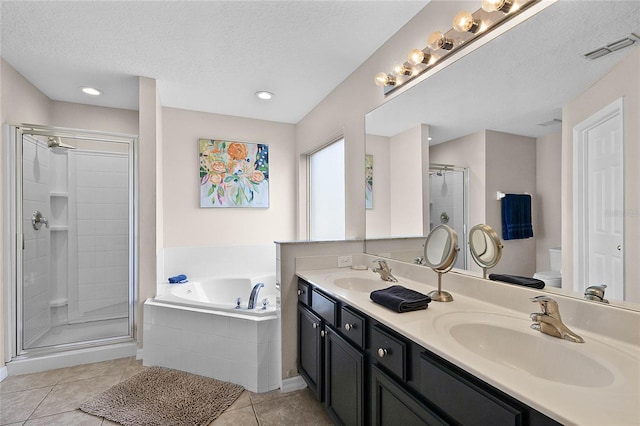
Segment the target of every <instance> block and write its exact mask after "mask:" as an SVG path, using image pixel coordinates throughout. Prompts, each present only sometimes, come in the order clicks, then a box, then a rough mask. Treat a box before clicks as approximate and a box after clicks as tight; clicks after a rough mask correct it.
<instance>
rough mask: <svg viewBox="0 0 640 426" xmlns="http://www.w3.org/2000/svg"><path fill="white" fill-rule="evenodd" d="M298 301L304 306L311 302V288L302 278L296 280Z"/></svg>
mask: <svg viewBox="0 0 640 426" xmlns="http://www.w3.org/2000/svg"><path fill="white" fill-rule="evenodd" d="M298 302H300V303H302V304H303V305H305V306H309V305H310V304H311V303H310V302H311V290H310V288H309V284H308V283H307V282H305V281H302V280H298Z"/></svg>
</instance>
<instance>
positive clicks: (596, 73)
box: [365, 1, 640, 308]
mask: <svg viewBox="0 0 640 426" xmlns="http://www.w3.org/2000/svg"><path fill="white" fill-rule="evenodd" d="M427 31H428V30H427ZM638 35H640V2H637V1H591V2H582V1H575V2H572V1H559V2H556V3H553V4H551V5H550V6H548V7H547V8H545V9H544V10H542V11H541V12H539V13H537V14H536V15H534V16H532V17H530V18H528V19H527V20H525V21H524V22H522V23H520V24H519V25H517V26H516V27H514V28H512V29H510V30H509V31H507V32H505V33H504V34H502V35H500V36H499V37H497V38H495V39H494V40H492V41H490V42H488V43H487V44H485V45H483V46H481V47H480V48H478V49H477V50H475V51H473V52H471V53H469V54H468V55H466V56H465V57H463V58H461V59H459V60H457V61H455V62H454V63H452V64H450V65H449V66H447V67H446V68H444V69H442V70H441V71H439V72H437V73H435V74H433V75H431V76H430V77H428V78H426V79H425V80H424V81H422V82H420V83H418V84H415V85H414V86H413V87H410V88H408V89H406V90H405V91H404V92H402V93H398V94H397V95H393V96H390V97H389V99H387V100H386V101H385V103H384V104H382V105H381V106H380V107H378V108H376V109H375V110H373V111H371V112H370V113H368V114H367V116H366V133H367V135H366V153H367V154H373V155H374V157H375V158H376V161H377V164H376V167H375V169H374V181H375V182H389V184H388V185H386V186H382V185H380V186H377V187H374V198H375V199H376V200H378V204H377V205H376V206H374V208H373V209H371V210H367V211H366V220H367V222H366V224H367V243H366V248H365V250H366V252H367V253H370V254H374V255H377V256H381V257H391V258H394V259H397V260H404V261H409V262H410V261H411V259H413V258H415V257H416V256H420V254H421V253H422V242H423V241H424V235H427V234H428V233H429V231H430V223H431V222H433V223H434V224H435V223H439V216H437V217H430V215H431V214H432V213H431V212H430V209H429V206H430V202H431V199H430V197H429V189H428V187H427V185H426V184H425V182H426V176H427V175H428V172H429V170H428V164H429V163H445V164H455V165H457V166H460V167H465V168H467V169H468V172H469V194H470V195H469V203H470V208H469V212H470V213H469V223H485V224H488V225H489V226H491V227H492V228H494V229H495V230H496V231H497V232H498V233H500V231H501V220H500V201H498V200H497V198H496V193H497V192H511V193H525V192H527V193H530V194H532V215H533V221H534V224H533V225H534V237H533V238H529V239H522V240H511V241H504V242H503V245H504V250H503V251H502V254H501V259H500V263H499V264H498V265H496V266H495V271H496V272H497V273H505V274H515V275H522V276H529V277H531V276H533V275H534V273H535V272H537V271H547V270H549V269H550V267H549V262H550V260H549V255H548V253H549V249H550V248H554V247H561V248H562V287H563V288H562V289H561V290H560V291H561V292H563V293H567V294H571V295H575V296H576V297H580V298H583V297H584V289H585V287H586V286H588V285H589V284H591V283H590V282H589V280H582V279H573V277H574V276H578V275H577V273H575V272H574V268H576V266H575V264H574V263H575V262H576V261H575V258H576V257H577V253H578V252H579V251H580V250H581V249H582V248H583V247H582V246H581V243H580V242H577V241H575V239H574V237H575V235H577V234H578V233H579V232H577V231H574V229H573V228H574V223H575V222H576V220H575V216H576V215H580V214H582V215H584V214H586V212H585V211H583V210H582V209H579V208H577V207H574V205H575V206H578V205H584V204H582V203H579V202H574V196H575V192H574V189H573V188H574V187H573V185H574V181H573V176H574V172H575V170H574V169H575V167H576V166H575V165H574V156H573V138H574V134H573V133H574V128H576V127H577V126H578V125H579V124H580V123H581V122H582V121H583V120H585V119H586V118H588V117H590V116H591V115H593V114H595V113H596V112H598V111H600V110H601V109H603V108H605V107H607V106H608V105H610V104H611V103H612V102H614V101H616V100H618V99H620V98H623V99H624V117H625V119H624V132H623V133H624V137H625V145H624V163H625V164H624V171H623V182H622V183H620V184H617V185H616V187H617V188H624V189H623V190H621V191H620V193H621V197H624V207H623V209H622V210H618V209H617V208H609V209H608V210H606V209H605V211H604V216H605V217H613V216H616V217H619V218H621V219H622V222H623V223H622V225H621V228H620V229H622V230H623V231H622V236H621V243H617V244H616V245H614V250H616V246H619V247H620V250H619V252H620V254H621V256H622V258H621V259H620V262H621V264H623V266H622V268H623V271H624V273H622V274H617V275H615V276H619V277H622V278H614V274H611V275H610V276H607V275H606V272H605V275H603V276H602V278H601V279H599V281H604V282H606V283H607V284H609V283H610V282H611V281H613V280H623V282H621V283H619V284H618V285H619V286H620V287H621V288H622V289H623V290H621V292H620V293H619V296H618V298H617V299H618V301H620V302H623V301H624V306H626V307H631V308H636V307H637V306H640V305H636V304H638V303H640V285H639V284H638V283H637V281H635V282H632V280H631V277H634V276H638V273H640V267H639V266H637V265H635V264H636V262H634V261H632V259H635V258H637V257H638V256H640V241H639V240H638V238H637V230H638V229H640V223H639V222H640V215H639V214H638V212H639V211H640V194H638V189H637V186H636V185H632V184H627V185H625V184H624V182H638V181H639V180H640V171H639V170H638V167H635V164H637V161H638V159H639V157H638V153H637V147H635V145H637V144H635V141H637V140H638V138H639V137H640V126H639V125H638V122H637V119H635V118H636V117H637V116H638V114H640V111H639V108H640V106H639V105H640V78H639V77H638V75H639V72H638V71H639V70H638V63H640V48H639V47H638V46H639V45H640V37H639V36H638ZM625 46H626V47H625ZM409 48H410V47H409ZM591 52H596V53H594V54H592V55H588V56H585V55H586V54H588V53H591ZM400 53H401V52H399V55H400ZM600 55H602V56H600ZM594 56H595V57H597V58H595V59H590V58H591V57H594ZM372 90H376V88H375V87H372ZM634 144H635V145H634ZM382 153H386V156H383V155H380V154H382ZM376 154H378V155H376ZM384 158H388V159H389V161H388V164H384V163H382V161H384V160H383V159H384ZM376 173H377V175H376ZM385 173H386V174H385ZM603 184H605V183H603ZM608 185H609V186H611V187H613V184H608ZM375 191H377V192H375ZM605 192H612V191H605ZM399 193H401V194H403V195H402V196H403V197H404V198H402V199H400V197H399V196H398V194H399ZM410 194H413V197H414V198H412V196H411V195H410ZM416 194H422V199H419V198H420V197H417V198H416ZM605 205H606V204H605ZM609 205H610V204H609ZM380 207H382V208H380ZM385 208H386V209H387V210H384V209H385ZM414 216H415V217H414ZM449 216H451V215H449ZM449 225H451V223H449ZM467 236H468V235H467ZM464 237H465V235H462V234H461V235H460V238H461V240H464ZM463 246H464V245H463ZM464 249H465V250H466V249H467V248H466V247H464ZM469 254H471V253H469ZM470 269H471V270H472V271H478V272H479V269H478V267H477V266H476V265H475V264H471V266H470ZM454 271H457V272H464V271H461V270H460V269H455V270H454ZM624 277H627V280H626V281H624V279H623V278H624ZM552 291H558V290H552ZM627 302H631V303H627Z"/></svg>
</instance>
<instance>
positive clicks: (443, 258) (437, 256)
mask: <svg viewBox="0 0 640 426" xmlns="http://www.w3.org/2000/svg"><path fill="white" fill-rule="evenodd" d="M458 250H459V248H458V236H457V235H456V231H454V230H453V229H452V228H451V227H449V226H447V225H438V226H436V227H435V228H433V230H432V231H431V232H430V233H429V236H428V237H427V241H426V242H425V243H424V263H425V265H427V266H428V267H430V268H431V269H433V270H434V271H435V272H436V273H437V274H438V290H434V291H432V292H430V293H429V294H428V296H429V297H430V298H431V300H435V301H436V302H451V301H452V300H453V296H451V293H449V292H446V291H442V274H444V273H447V272H449V271H450V270H451V268H452V267H453V264H454V263H455V261H456V257H457V256H458Z"/></svg>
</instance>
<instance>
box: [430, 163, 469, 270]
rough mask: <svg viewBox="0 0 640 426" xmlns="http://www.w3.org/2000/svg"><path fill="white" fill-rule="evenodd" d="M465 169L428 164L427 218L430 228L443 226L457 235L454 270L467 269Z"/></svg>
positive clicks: (466, 175) (466, 174)
mask: <svg viewBox="0 0 640 426" xmlns="http://www.w3.org/2000/svg"><path fill="white" fill-rule="evenodd" d="M468 189H469V179H468V169H467V168H463V167H456V166H453V165H450V164H436V163H431V164H429V214H430V215H429V217H430V218H431V219H430V223H429V225H430V228H431V229H433V228H434V227H436V226H438V225H440V224H445V225H448V226H450V227H451V228H453V229H454V230H455V231H456V234H458V246H459V247H460V251H459V252H458V257H457V259H456V263H455V264H454V266H453V267H454V268H458V269H468V266H469V265H468V261H469V260H468V259H469V249H468V244H467V241H468V239H467V231H468V226H467V224H468V223H467V222H468V221H469V213H468V205H469V202H468V199H469V198H468Z"/></svg>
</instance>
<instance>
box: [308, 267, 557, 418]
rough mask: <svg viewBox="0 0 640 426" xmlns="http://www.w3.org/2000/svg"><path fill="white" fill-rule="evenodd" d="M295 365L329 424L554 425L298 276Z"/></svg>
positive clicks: (523, 405)
mask: <svg viewBox="0 0 640 426" xmlns="http://www.w3.org/2000/svg"><path fill="white" fill-rule="evenodd" d="M398 315H401V314H398ZM298 369H299V372H300V374H301V375H302V377H303V378H304V379H305V380H306V382H307V384H308V385H309V387H310V389H311V390H312V391H313V392H314V393H315V394H316V396H317V397H318V399H319V400H320V401H322V402H323V403H324V406H325V408H326V410H327V413H328V414H329V416H330V417H331V418H332V420H333V421H334V422H335V423H336V424H344V425H365V424H367V425H368V424H371V425H376V426H385V425H402V426H409V425H496V426H498V425H513V426H519V425H523V426H526V425H532V426H543V425H559V423H557V422H555V421H554V420H552V419H550V418H549V417H546V416H545V415H543V414H541V413H540V412H538V411H536V410H534V409H532V408H531V407H529V406H527V405H526V404H523V403H521V402H520V401H518V400H516V399H514V398H512V397H511V396H509V395H507V394H505V393H504V392H502V391H500V390H498V389H496V388H494V387H493V386H490V385H488V384H487V383H485V382H483V381H482V380H480V379H478V378H477V377H475V376H473V375H471V374H469V373H467V372H466V371H464V370H462V369H460V368H459V367H457V366H455V365H454V364H452V363H451V362H449V361H447V360H445V359H442V358H440V357H439V356H437V355H435V354H434V353H432V352H431V351H428V350H427V349H425V348H423V347H421V346H420V345H418V344H416V343H415V342H413V341H411V340H409V339H407V338H406V337H405V336H403V335H401V334H399V333H397V332H396V331H394V330H391V329H390V328H388V327H387V326H386V325H385V324H383V323H380V322H379V321H377V320H375V319H373V318H370V317H368V316H367V315H365V314H363V313H361V312H360V311H358V310H357V309H355V308H354V307H352V306H349V305H347V304H345V303H343V302H340V301H338V300H336V299H334V298H333V297H331V295H329V294H326V293H324V292H322V291H321V290H319V289H317V288H314V287H313V286H312V285H311V284H309V283H307V282H305V281H304V280H299V283H298Z"/></svg>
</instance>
